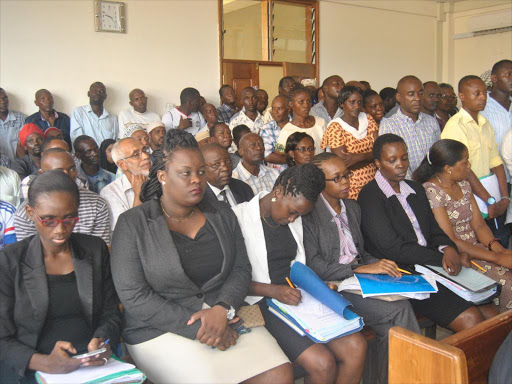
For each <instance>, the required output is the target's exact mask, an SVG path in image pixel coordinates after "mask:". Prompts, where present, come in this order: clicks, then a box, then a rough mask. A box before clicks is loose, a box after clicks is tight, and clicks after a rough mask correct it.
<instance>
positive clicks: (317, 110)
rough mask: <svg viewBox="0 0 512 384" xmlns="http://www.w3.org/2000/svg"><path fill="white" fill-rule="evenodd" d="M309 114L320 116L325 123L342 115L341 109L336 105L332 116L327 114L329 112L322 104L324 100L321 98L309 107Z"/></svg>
mask: <svg viewBox="0 0 512 384" xmlns="http://www.w3.org/2000/svg"><path fill="white" fill-rule="evenodd" d="M309 114H310V115H311V116H316V117H320V118H322V119H324V120H325V122H326V124H329V123H330V122H331V121H332V120H334V119H337V118H338V117H341V116H343V109H341V108H340V107H338V109H337V110H336V113H335V114H334V117H331V115H329V112H327V108H325V106H324V101H323V100H322V101H321V102H319V103H316V104H315V105H313V106H312V107H311V110H310V111H309Z"/></svg>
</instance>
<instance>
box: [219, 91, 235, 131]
mask: <svg viewBox="0 0 512 384" xmlns="http://www.w3.org/2000/svg"><path fill="white" fill-rule="evenodd" d="M219 95H220V101H221V102H222V105H221V106H220V107H219V108H217V113H218V115H219V121H220V122H221V123H226V124H229V120H231V117H233V115H234V114H235V112H236V111H237V107H236V95H235V90H234V89H233V87H232V86H231V85H228V84H224V85H223V86H222V87H220V89H219Z"/></svg>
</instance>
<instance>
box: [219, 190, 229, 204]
mask: <svg viewBox="0 0 512 384" xmlns="http://www.w3.org/2000/svg"><path fill="white" fill-rule="evenodd" d="M217 199H218V200H219V201H222V202H224V203H226V204H227V205H228V206H229V207H231V205H230V204H229V200H228V196H227V194H226V190H225V189H224V190H222V191H220V193H219V194H218V196H217Z"/></svg>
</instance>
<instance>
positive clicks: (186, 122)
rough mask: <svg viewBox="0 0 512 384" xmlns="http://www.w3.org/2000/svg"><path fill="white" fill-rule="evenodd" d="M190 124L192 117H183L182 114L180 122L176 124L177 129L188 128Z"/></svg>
mask: <svg viewBox="0 0 512 384" xmlns="http://www.w3.org/2000/svg"><path fill="white" fill-rule="evenodd" d="M191 126H192V119H191V118H189V117H187V118H185V119H184V118H183V116H180V123H179V124H178V129H186V128H190V127H191Z"/></svg>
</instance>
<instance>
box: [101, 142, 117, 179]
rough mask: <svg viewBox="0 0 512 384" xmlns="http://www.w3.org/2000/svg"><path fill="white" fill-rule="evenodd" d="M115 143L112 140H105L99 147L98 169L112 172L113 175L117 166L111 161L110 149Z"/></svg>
mask: <svg viewBox="0 0 512 384" xmlns="http://www.w3.org/2000/svg"><path fill="white" fill-rule="evenodd" d="M115 143H116V141H115V140H114V139H105V140H103V142H102V143H101V145H100V167H101V168H103V169H105V170H107V171H109V172H112V173H113V174H114V175H115V174H116V172H117V165H116V164H115V163H114V159H112V147H113V146H114V144H115Z"/></svg>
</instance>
